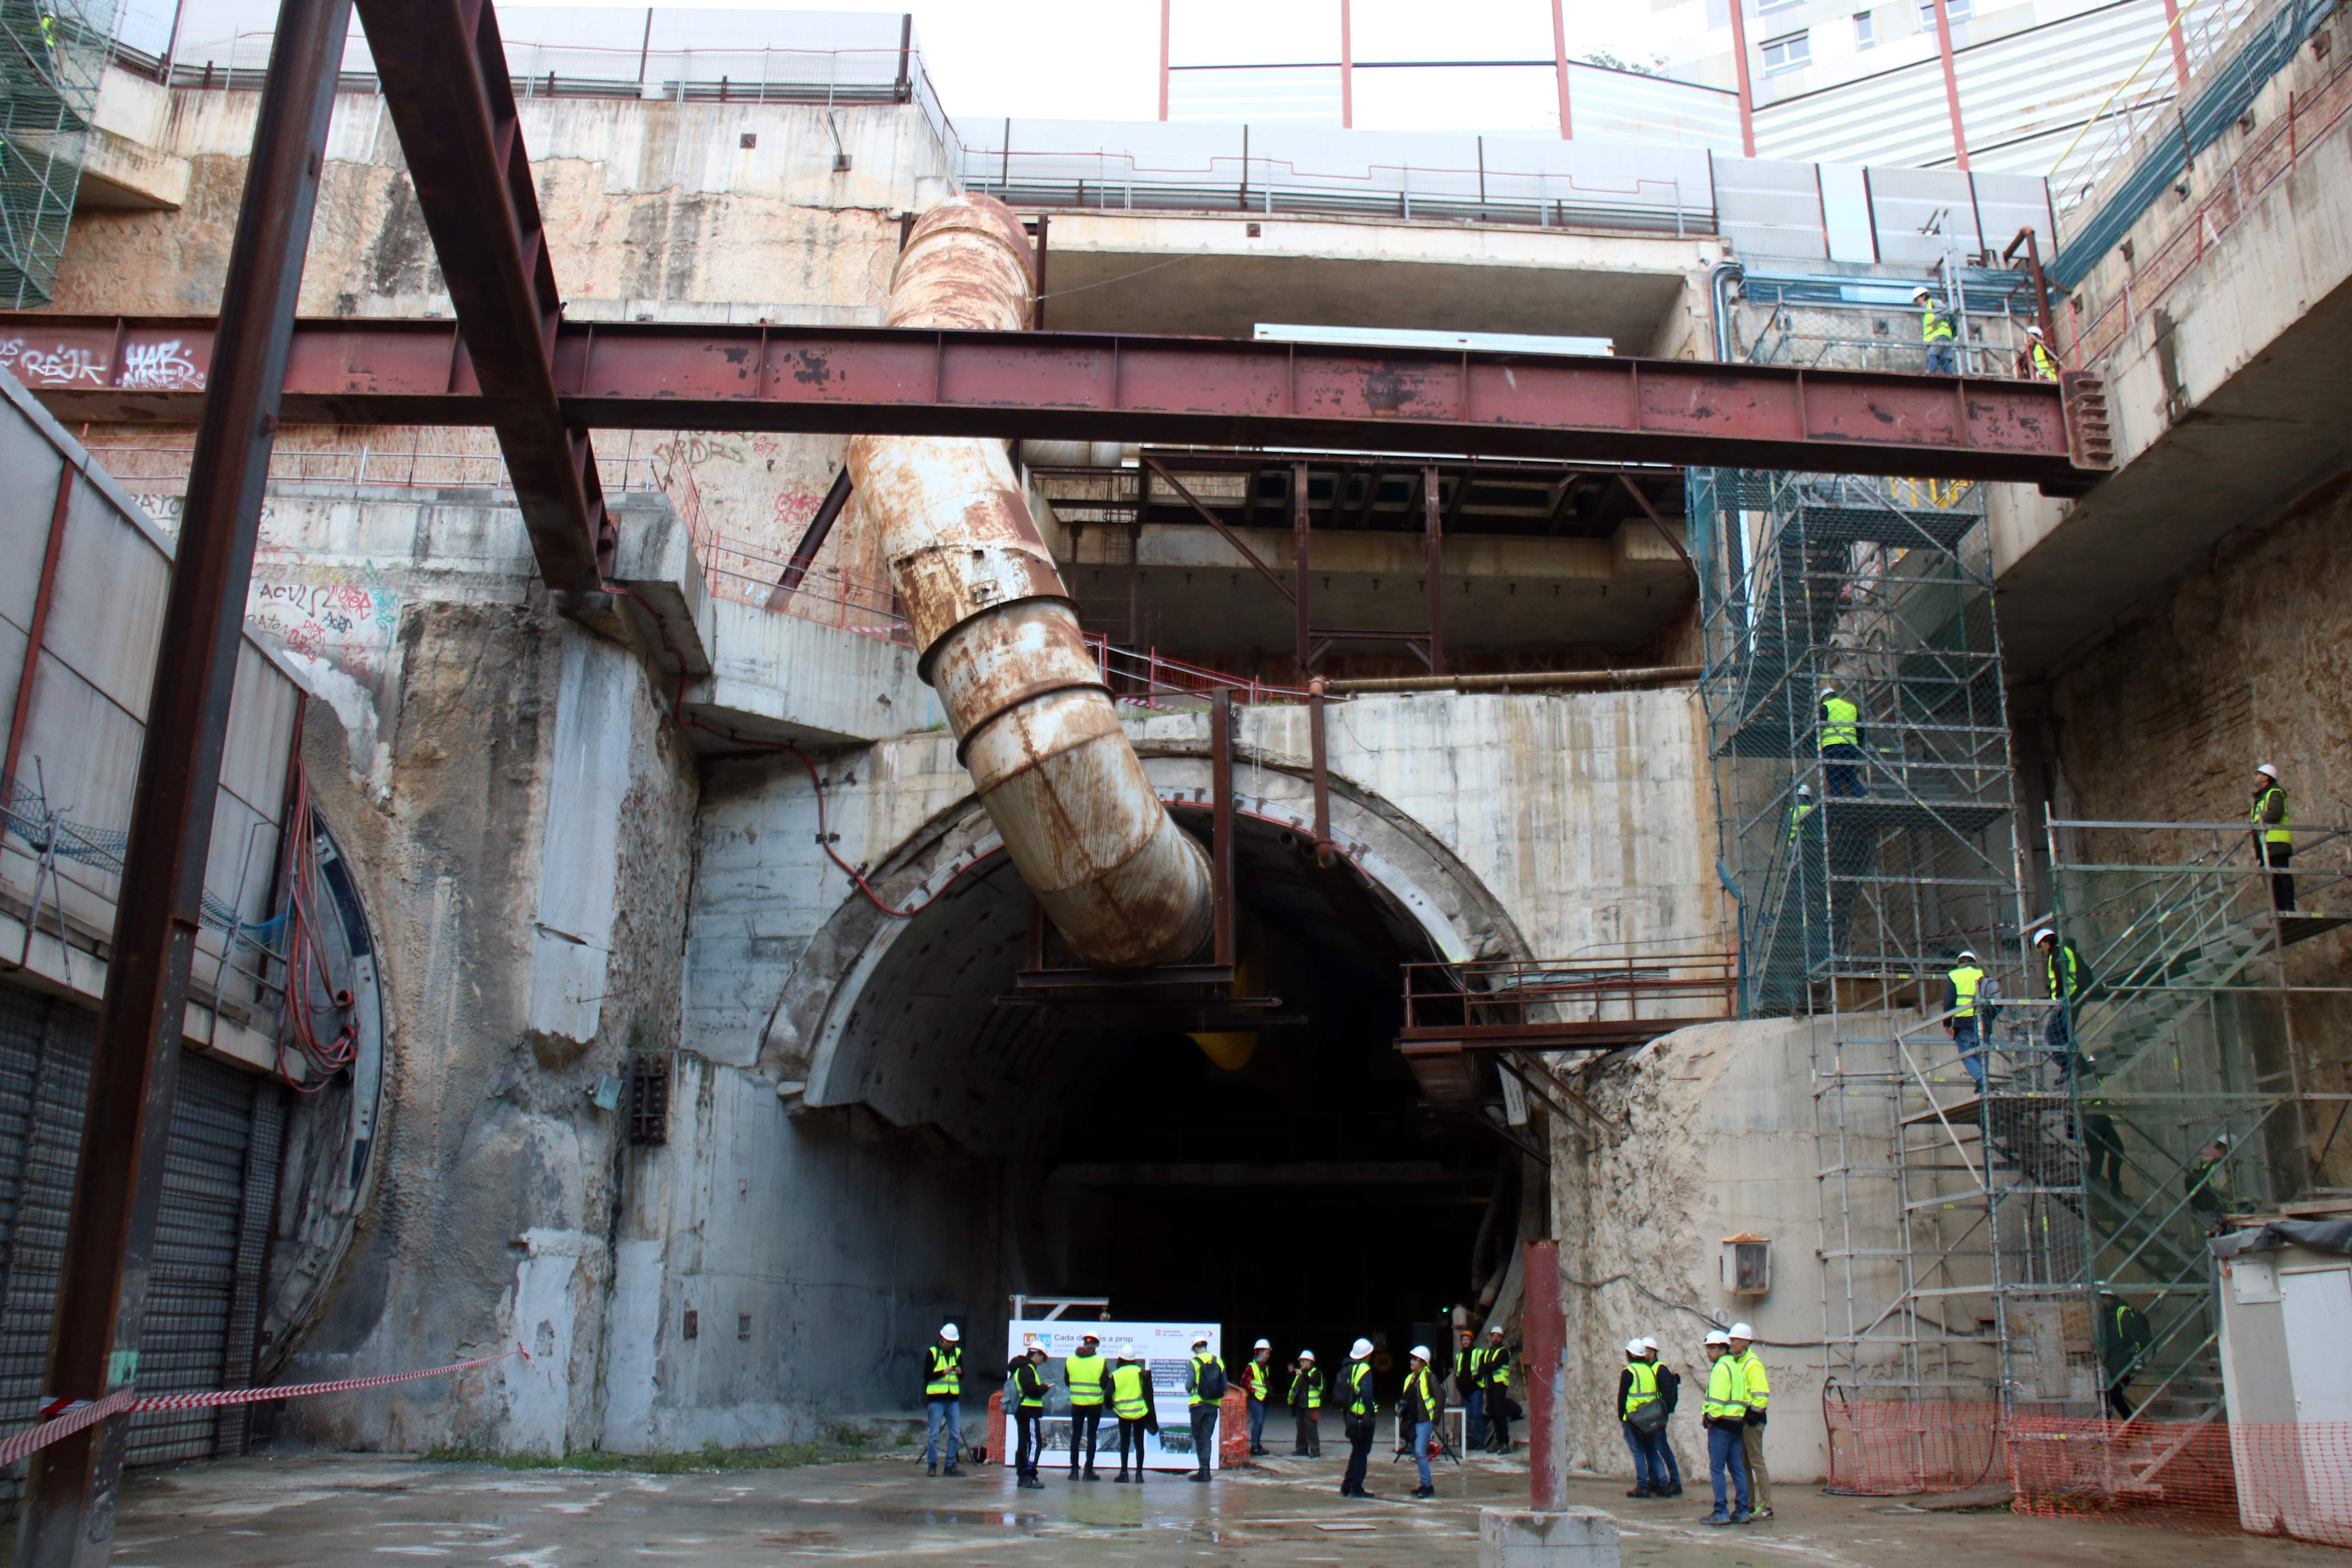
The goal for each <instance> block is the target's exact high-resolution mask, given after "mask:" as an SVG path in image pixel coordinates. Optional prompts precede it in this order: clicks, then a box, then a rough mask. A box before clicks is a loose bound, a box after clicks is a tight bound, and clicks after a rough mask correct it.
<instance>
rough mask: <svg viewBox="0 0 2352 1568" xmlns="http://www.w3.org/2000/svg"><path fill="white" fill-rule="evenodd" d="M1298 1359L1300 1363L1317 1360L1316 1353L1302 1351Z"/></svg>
mask: <svg viewBox="0 0 2352 1568" xmlns="http://www.w3.org/2000/svg"><path fill="white" fill-rule="evenodd" d="M1298 1359H1299V1360H1300V1361H1313V1360H1314V1359H1315V1352H1313V1351H1300V1352H1298Z"/></svg>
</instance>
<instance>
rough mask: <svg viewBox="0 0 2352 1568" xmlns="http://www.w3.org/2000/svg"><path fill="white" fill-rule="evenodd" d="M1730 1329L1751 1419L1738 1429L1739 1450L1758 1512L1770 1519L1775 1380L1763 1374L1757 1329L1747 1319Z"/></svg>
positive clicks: (1750, 1498)
mask: <svg viewBox="0 0 2352 1568" xmlns="http://www.w3.org/2000/svg"><path fill="white" fill-rule="evenodd" d="M1731 1353H1732V1355H1733V1356H1734V1357H1735V1358H1736V1359H1737V1360H1738V1363H1739V1389H1740V1393H1741V1394H1742V1395H1743V1396H1744V1397H1745V1398H1746V1399H1747V1401H1748V1419H1747V1422H1746V1424H1745V1425H1744V1426H1741V1427H1740V1429H1739V1452H1740V1457H1741V1458H1745V1459H1746V1460H1747V1461H1748V1498H1749V1501H1750V1503H1751V1504H1752V1511H1753V1512H1754V1514H1755V1516H1756V1517H1757V1518H1758V1519H1769V1518H1771V1517H1772V1472H1771V1471H1770V1470H1769V1469H1767V1468H1765V1465H1764V1415H1765V1406H1767V1405H1769V1404H1770V1403H1771V1401H1772V1384H1771V1380H1770V1379H1769V1378H1767V1377H1766V1376H1765V1375H1764V1358H1763V1357H1762V1356H1759V1355H1758V1354H1757V1353H1756V1331H1755V1330H1753V1329H1751V1328H1749V1327H1748V1325H1747V1324H1745V1323H1734V1324H1732V1325H1731Z"/></svg>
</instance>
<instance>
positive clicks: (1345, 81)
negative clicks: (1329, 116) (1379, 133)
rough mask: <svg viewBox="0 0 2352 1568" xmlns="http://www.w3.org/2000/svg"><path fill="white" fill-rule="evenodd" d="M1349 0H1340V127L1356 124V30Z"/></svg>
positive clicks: (1347, 127)
mask: <svg viewBox="0 0 2352 1568" xmlns="http://www.w3.org/2000/svg"><path fill="white" fill-rule="evenodd" d="M1351 9H1352V7H1351V6H1350V5H1349V0H1339V129H1340V130H1342V131H1351V130H1353V129H1355V124H1356V32H1355V18H1354V17H1353V16H1350V15H1349V11H1350V10H1351Z"/></svg>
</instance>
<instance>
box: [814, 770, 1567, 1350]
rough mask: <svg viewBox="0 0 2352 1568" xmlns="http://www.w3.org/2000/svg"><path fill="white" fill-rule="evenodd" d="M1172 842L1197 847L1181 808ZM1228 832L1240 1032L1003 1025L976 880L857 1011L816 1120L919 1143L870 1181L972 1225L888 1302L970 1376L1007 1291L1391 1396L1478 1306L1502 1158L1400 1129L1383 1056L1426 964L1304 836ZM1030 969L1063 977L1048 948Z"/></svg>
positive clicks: (1461, 1123) (1493, 1239)
mask: <svg viewBox="0 0 2352 1568" xmlns="http://www.w3.org/2000/svg"><path fill="white" fill-rule="evenodd" d="M1176 815H1177V816H1178V820H1179V822H1180V823H1181V825H1182V826H1186V827H1187V828H1188V829H1193V830H1196V831H1198V832H1199V833H1201V834H1202V836H1203V837H1205V835H1206V833H1207V830H1208V813H1207V812H1206V810H1205V809H1201V810H1189V809H1184V808H1182V807H1181V806H1180V807H1179V808H1178V809H1177V812H1176ZM1236 827H1237V833H1236V845H1235V858H1236V864H1237V876H1236V879H1235V882H1236V888H1237V891H1238V898H1239V919H1238V927H1239V943H1238V946H1239V960H1240V962H1239V964H1238V968H1239V971H1240V980H1239V981H1238V982H1237V984H1236V985H1235V991H1236V994H1258V995H1266V996H1273V997H1278V998H1280V1005H1279V1006H1278V1007H1277V1008H1276V1009H1274V1010H1273V1011H1272V1012H1271V1014H1270V1015H1268V1016H1266V1017H1265V1018H1264V1019H1263V1020H1262V1021H1261V1022H1260V1023H1259V1025H1258V1026H1256V1027H1255V1028H1254V1029H1242V1028H1228V1029H1225V1030H1223V1031H1221V1032H1217V1033H1203V1032H1198V1031H1192V1030H1189V1029H1188V1025H1189V1024H1190V1023H1191V1022H1192V1020H1187V1019H1182V1018H1176V1019H1170V1018H1165V1017H1160V1018H1154V1017H1153V1016H1150V1014H1148V1013H1143V1012H1139V1013H1138V1014H1136V1015H1135V1016H1132V1018H1131V1019H1129V1020H1123V1021H1120V1022H1118V1023H1117V1024H1115V1025H1114V1024H1109V1023H1107V1022H1106V1021H1105V1020H1104V1019H1103V1018H1102V1017H1101V1016H1099V1015H1091V1014H1076V1015H1074V1014H1073V1013H1071V1012H1070V1011H1069V1010H1066V1009H1057V1008H1056V1007H1055V1006H1052V1005H1027V1004H1024V1003H1020V1002H1014V1001H1010V1000H1008V998H1009V997H1011V996H1012V995H1013V994H1014V993H1015V992H1016V976H1017V974H1018V973H1019V971H1020V969H1021V968H1022V966H1023V965H1024V963H1025V962H1026V960H1027V957H1028V947H1027V941H1028V929H1029V918H1028V917H1029V905H1030V900H1029V896H1028V892H1027V890H1026V889H1025V888H1024V886H1023V884H1022V882H1021V880H1020V879H1019V877H1018V876H1017V875H1016V874H1015V873H1014V871H1013V868H1012V867H1011V866H1010V864H1009V863H1007V862H1006V861H1005V859H1004V858H1003V856H1002V855H1001V854H994V855H986V854H983V855H982V856H981V857H980V858H977V859H975V860H974V861H972V863H971V864H970V865H969V867H968V868H965V869H964V870H963V871H962V873H961V875H959V876H956V877H955V878H954V879H953V880H952V881H950V882H949V883H948V884H947V885H946V886H945V888H944V889H942V890H941V891H940V896H939V897H938V898H937V899H936V900H934V901H933V902H931V903H930V904H929V905H928V906H926V907H925V908H924V909H923V910H921V912H919V914H917V915H916V916H915V917H914V918H913V919H912V920H911V921H908V923H907V925H906V927H905V928H904V929H903V930H901V931H896V932H895V933H893V935H892V937H891V940H890V941H889V945H888V947H887V950H886V951H885V952H883V953H882V954H881V956H880V958H879V960H878V961H877V962H876V963H873V964H872V965H871V966H870V968H868V969H867V970H866V973H865V974H864V976H863V979H862V983H859V984H857V988H856V1001H855V1003H854V1004H853V1005H852V1006H851V1008H850V1011H849V1013H848V1015H847V1018H846V1021H845V1025H844V1026H843V1027H842V1029H841V1032H840V1037H839V1039H838V1040H837V1042H836V1044H835V1048H834V1052H833V1058H832V1065H831V1073H830V1075H829V1076H830V1078H831V1084H830V1089H829V1092H819V1093H818V1094H817V1095H816V1098H819V1099H829V1100H835V1101H836V1102H840V1101H847V1100H856V1101H857V1102H859V1103H861V1104H863V1105H865V1106H866V1107H869V1108H870V1109H872V1110H875V1111H877V1112H878V1113H879V1114H880V1115H881V1116H882V1117H883V1118H885V1119H887V1121H890V1122H892V1123H893V1124H894V1125H895V1126H896V1127H898V1129H900V1130H901V1131H907V1130H909V1129H919V1130H920V1132H919V1135H913V1136H907V1137H904V1138H903V1139H902V1140H901V1144H902V1146H901V1148H900V1149H899V1152H898V1153H897V1154H895V1155H894V1156H893V1158H894V1160H895V1161H897V1162H898V1163H899V1164H900V1166H901V1170H902V1173H903V1177H904V1188H903V1190H906V1191H908V1192H916V1191H921V1190H926V1189H929V1188H930V1187H932V1186H933V1184H935V1182H937V1181H939V1180H941V1179H945V1180H948V1181H950V1182H951V1183H952V1182H957V1181H960V1182H961V1191H962V1193H963V1194H964V1196H963V1198H962V1199H961V1202H963V1203H964V1204H966V1205H969V1208H970V1217H971V1218H973V1219H977V1217H978V1216H979V1215H980V1214H981V1213H982V1212H983V1211H985V1212H987V1213H989V1214H992V1215H993V1217H994V1219H995V1221H996V1226H997V1227H999V1228H998V1235H999V1236H1000V1237H1001V1238H1002V1241H1001V1245H1000V1246H998V1247H995V1248H994V1249H993V1251H994V1255H995V1257H994V1260H991V1259H989V1258H986V1257H985V1256H984V1255H983V1253H982V1251H981V1250H980V1249H961V1253H960V1255H961V1258H962V1259H963V1262H962V1263H961V1266H949V1267H945V1268H942V1269H940V1270H934V1271H933V1272H932V1274H931V1277H930V1278H929V1280H927V1281H924V1282H922V1283H919V1284H917V1283H914V1282H911V1281H910V1282H909V1286H910V1289H909V1293H910V1294H911V1295H912V1296H913V1297H916V1298H919V1299H920V1300H923V1301H926V1302H929V1301H936V1302H938V1303H939V1304H940V1307H941V1309H942V1310H945V1309H947V1308H949V1307H958V1308H960V1309H961V1310H963V1311H964V1312H965V1313H966V1314H967V1315H968V1316H969V1317H970V1319H971V1321H973V1322H974V1323H975V1324H976V1325H978V1326H979V1327H980V1329H981V1331H982V1335H983V1336H984V1337H982V1338H981V1339H980V1340H978V1341H977V1342H976V1343H977V1344H978V1345H979V1346H980V1347H981V1348H982V1350H983V1352H988V1353H993V1347H994V1346H995V1345H996V1344H998V1343H1001V1342H1002V1341H1001V1337H1000V1336H1001V1325H1002V1323H1003V1321H1004V1319H1005V1317H1006V1316H1007V1311H1006V1305H1005V1302H1006V1297H1007V1296H1008V1295H1010V1294H1012V1293H1013V1292H1024V1293H1031V1294H1046V1295H1052V1294H1063V1293H1068V1294H1076V1295H1108V1297H1109V1298H1110V1299H1111V1303H1112V1310H1113V1313H1114V1315H1116V1316H1117V1317H1119V1318H1122V1319H1129V1320H1136V1319H1142V1320H1159V1321H1170V1320H1173V1321H1195V1320H1197V1321H1214V1322H1218V1323H1222V1324H1223V1327H1224V1331H1225V1335H1226V1342H1227V1346H1228V1349H1229V1351H1230V1352H1231V1354H1230V1356H1229V1360H1232V1361H1234V1362H1235V1363H1238V1361H1239V1360H1241V1359H1243V1358H1244V1357H1245V1356H1246V1354H1247V1347H1248V1346H1249V1344H1250V1343H1251V1342H1252V1341H1254V1340H1255V1339H1256V1338H1258V1337H1260V1336H1264V1337H1265V1338H1267V1339H1269V1340H1271V1341H1272V1342H1273V1343H1274V1345H1275V1347H1276V1364H1277V1365H1278V1366H1279V1365H1284V1364H1286V1363H1288V1362H1290V1361H1291V1360H1292V1359H1293V1358H1294V1357H1295V1356H1296V1355H1297V1353H1298V1352H1299V1351H1300V1350H1301V1349H1312V1350H1313V1351H1314V1352H1315V1353H1316V1355H1317V1357H1318V1360H1319V1361H1320V1362H1322V1363H1323V1364H1324V1365H1325V1366H1326V1367H1327V1368H1336V1367H1337V1366H1338V1365H1339V1364H1340V1363H1341V1362H1342V1360H1343V1359H1344V1356H1345V1352H1346V1350H1347V1348H1348V1345H1349V1342H1350V1341H1351V1340H1353V1339H1354V1338H1356V1337H1357V1336H1358V1335H1359V1334H1362V1335H1366V1336H1368V1337H1370V1338H1372V1339H1373V1340H1374V1342H1375V1343H1376V1344H1377V1345H1379V1346H1380V1349H1381V1359H1380V1364H1381V1368H1382V1370H1388V1368H1389V1366H1390V1364H1391V1363H1393V1367H1394V1370H1395V1372H1396V1373H1399V1374H1401V1373H1402V1366H1403V1359H1404V1358H1403V1352H1404V1351H1405V1349H1406V1348H1407V1347H1409V1346H1410V1345H1412V1344H1413V1343H1415V1342H1421V1341H1428V1342H1432V1343H1439V1342H1444V1340H1445V1337H1446V1336H1447V1334H1448V1329H1447V1323H1446V1319H1447V1313H1448V1311H1449V1310H1451V1309H1452V1308H1454V1307H1455V1306H1457V1305H1468V1306H1471V1307H1472V1308H1473V1310H1474V1311H1475V1303H1476V1302H1477V1300H1478V1298H1479V1296H1480V1294H1481V1290H1482V1289H1485V1288H1489V1287H1499V1285H1500V1283H1501V1279H1502V1273H1503V1269H1504V1266H1505V1265H1506V1263H1507V1260H1508V1258H1510V1257H1511V1256H1512V1255H1513V1254H1514V1253H1515V1251H1516V1247H1514V1245H1513V1244H1514V1242H1515V1241H1516V1239H1517V1230H1518V1215H1519V1212H1520V1198H1521V1189H1522V1186H1523V1184H1524V1178H1523V1175H1522V1173H1521V1170H1520V1167H1521V1165H1522V1163H1524V1157H1523V1156H1522V1155H1521V1154H1520V1153H1518V1152H1517V1151H1516V1150H1513V1149H1510V1148H1508V1147H1507V1146H1506V1145H1504V1144H1503V1143H1501V1142H1497V1141H1496V1139H1495V1138H1493V1137H1492V1136H1491V1135H1489V1134H1487V1133H1486V1132H1483V1131H1480V1130H1479V1127H1478V1125H1477V1124H1476V1122H1475V1121H1473V1120H1471V1119H1470V1118H1469V1117H1468V1116H1466V1115H1463V1114H1459V1113H1447V1112H1443V1111H1440V1110H1433V1109H1432V1108H1431V1107H1429V1106H1428V1105H1426V1104H1424V1103H1423V1102H1422V1100H1421V1099H1420V1097H1419V1095H1418V1093H1417V1091H1416V1089H1415V1085H1414V1081H1413V1079H1412V1074H1411V1072H1410V1071H1409V1070H1408V1068H1406V1066H1405V1064H1404V1062H1403V1061H1402V1058H1400V1057H1399V1056H1398V1055H1397V1053H1396V1051H1395V1049H1394V1041H1395V1039H1396V1036H1397V1031H1398V1028H1399V1026H1400V1024H1401V1022H1402V975H1401V969H1400V966H1401V965H1402V964H1403V963H1408V962H1417V961H1418V962H1426V961H1430V960H1434V959H1438V958H1440V957H1443V956H1444V954H1441V953H1439V952H1437V951H1435V946H1434V944H1433V942H1432V940H1431V938H1430V937H1429V935H1428V934H1427V932H1426V931H1424V930H1423V925H1422V923H1421V922H1420V921H1417V920H1416V919H1415V918H1414V917H1413V916H1412V914H1411V913H1409V912H1408V911H1407V910H1406V909H1405V908H1404V907H1403V906H1402V903H1401V902H1400V901H1399V900H1398V899H1397V898H1396V897H1395V896H1394V895H1393V894H1391V891H1390V890H1389V889H1385V888H1383V887H1382V886H1381V885H1380V884H1379V883H1378V882H1376V881H1375V880H1374V879H1372V878H1371V877H1370V876H1368V875H1367V874H1366V872H1365V871H1364V870H1363V869H1361V868H1359V867H1358V866H1356V865H1353V864H1351V863H1349V861H1348V860H1347V859H1345V858H1341V859H1339V860H1338V861H1337V862H1336V863H1335V864H1334V865H1332V866H1329V867H1321V866H1318V864H1317V863H1316V858H1315V855H1314V850H1313V846H1312V842H1311V836H1310V835H1307V834H1305V833H1302V832H1299V831H1297V828H1296V827H1295V826H1292V825H1291V824H1288V823H1286V822H1284V821H1281V820H1279V819H1278V817H1277V816H1271V815H1265V816H1253V815H1251V814H1250V813H1249V812H1248V811H1247V810H1244V811H1242V812H1238V813H1237V814H1236ZM1047 962H1048V963H1050V964H1054V965H1066V964H1070V963H1072V962H1073V961H1072V960H1071V959H1070V957H1069V955H1068V953H1067V952H1066V949H1064V948H1063V947H1062V946H1061V944H1060V942H1058V940H1057V939H1050V940H1049V942H1048V948H1047ZM1074 1018H1075V1021H1074ZM983 1166H985V1167H986V1170H985V1173H983V1171H982V1167H983ZM945 1167H960V1168H961V1170H962V1171H963V1174H962V1176H961V1178H955V1177H950V1176H948V1174H947V1171H946V1169H945ZM1535 1181H1536V1182H1537V1184H1538V1185H1539V1184H1540V1181H1541V1177H1540V1174H1539V1173H1538V1175H1537V1176H1536V1177H1535ZM983 1194H988V1195H986V1196H983ZM1538 1196H1539V1194H1538ZM887 1223H889V1224H891V1225H892V1226H894V1227H897V1226H905V1227H908V1228H909V1229H910V1230H928V1229H929V1228H930V1222H929V1221H926V1220H924V1219H922V1218H920V1217H919V1216H917V1215H912V1214H907V1215H894V1216H888V1219H887ZM893 1245H894V1248H895V1247H896V1246H897V1244H896V1243H895V1242H894V1244H893ZM950 1273H952V1274H953V1275H954V1276H955V1277H954V1278H949V1277H947V1276H948V1275H949V1274H950ZM907 1305H908V1316H909V1320H910V1323H911V1321H912V1318H913V1315H914V1314H915V1313H917V1312H919V1310H922V1309H921V1308H920V1307H918V1306H916V1305H915V1304H914V1303H912V1302H908V1303H907ZM1391 1381H1392V1380H1391Z"/></svg>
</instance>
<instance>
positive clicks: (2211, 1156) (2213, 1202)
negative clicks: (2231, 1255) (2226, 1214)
mask: <svg viewBox="0 0 2352 1568" xmlns="http://www.w3.org/2000/svg"><path fill="white" fill-rule="evenodd" d="M2229 1157H2230V1135H2229V1134H2228V1133H2227V1132H2217V1133H2215V1134H2214V1136H2213V1142H2210V1143H2208V1144H2206V1145H2205V1147H2204V1148H2202V1149H2200V1150H2199V1151H2198V1152H2197V1158H2195V1159H2194V1160H2191V1161H2189V1166H2188V1169H2187V1170H2185V1171H2184V1172H2182V1173H2181V1177H2180V1181H2181V1185H2183V1186H2184V1187H2186V1188H2188V1189H2189V1207H2190V1208H2192V1209H2194V1210H2196V1211H2197V1212H2198V1213H2199V1214H2200V1215H2204V1216H2205V1220H2206V1223H2207V1224H2208V1225H2209V1226H2212V1227H2213V1228H2216V1229H2218V1228H2220V1225H2221V1214H2222V1211H2223V1209H2224V1208H2226V1207H2227V1206H2228V1205H2227V1203H2226V1201H2225V1200H2226V1197H2227V1194H2229V1191H2230V1173H2229V1172H2228V1171H2226V1170H2224V1169H2223V1168H2222V1163H2223V1162H2224V1161H2226V1160H2228V1159H2229Z"/></svg>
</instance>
